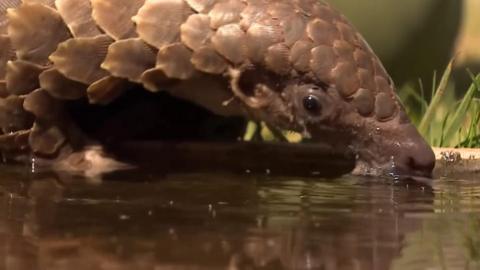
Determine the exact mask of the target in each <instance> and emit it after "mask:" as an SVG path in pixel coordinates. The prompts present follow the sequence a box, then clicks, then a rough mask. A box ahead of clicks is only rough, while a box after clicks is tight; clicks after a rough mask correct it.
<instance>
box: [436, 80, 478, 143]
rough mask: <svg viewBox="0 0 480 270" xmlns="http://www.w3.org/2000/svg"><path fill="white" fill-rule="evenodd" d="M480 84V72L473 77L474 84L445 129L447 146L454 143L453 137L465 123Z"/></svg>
mask: <svg viewBox="0 0 480 270" xmlns="http://www.w3.org/2000/svg"><path fill="white" fill-rule="evenodd" d="M472 77H473V76H472ZM479 85H480V74H479V75H477V77H475V78H473V83H472V85H471V86H470V88H469V89H468V91H467V93H466V94H465V96H464V97H463V99H462V101H461V102H460V105H459V106H458V108H457V109H456V110H455V113H454V114H453V116H452V119H451V121H449V123H448V125H447V127H446V129H445V134H444V142H445V143H446V145H447V146H451V145H452V143H453V139H454V138H455V134H456V133H457V132H458V130H459V129H460V128H461V127H462V125H463V124H464V122H465V119H466V116H467V114H468V109H469V108H470V105H471V104H472V101H473V98H474V96H475V93H476V92H477V91H480V88H479Z"/></svg>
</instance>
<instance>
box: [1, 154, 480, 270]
mask: <svg viewBox="0 0 480 270" xmlns="http://www.w3.org/2000/svg"><path fill="white" fill-rule="evenodd" d="M477 165H478V163H477ZM455 166H457V165H448V164H446V163H442V162H440V163H439V164H438V167H437V170H436V174H437V176H436V179H434V180H432V183H431V185H422V184H415V183H411V182H409V183H407V182H402V181H397V182H395V181H392V180H391V179H384V178H371V177H370V178H368V177H355V176H351V175H345V176H341V177H337V178H335V179H325V178H320V177H307V178H304V177H295V176H288V177H286V176H278V175H275V176H274V175H272V174H268V173H267V172H264V173H256V174H252V173H250V174H249V173H243V174H238V173H235V174H233V173H228V172H225V171H221V172H220V171H216V170H214V169H211V170H210V171H207V172H201V173H196V172H194V171H189V172H181V171H178V170H175V171H170V172H166V173H159V171H158V170H157V171H150V170H135V171H129V172H123V173H115V174H112V175H110V176H108V177H106V178H105V179H103V180H102V181H100V180H99V179H87V178H82V177H78V176H77V177H74V176H67V175H64V174H63V175H59V174H58V173H49V172H41V173H39V172H35V173H32V172H31V167H29V166H6V165H3V166H1V167H0V270H17V269H18V270H23V269H25V270H36V269H42V270H43V269H45V270H47V269H48V270H56V269H58V270H60V269H62V270H63V269H65V270H66V269H68V270H77V269H78V270H80V269H82V270H83V269H109V270H110V269H112V270H113V269H115V270H123V269H125V270H126V269H129V270H130V269H139V270H143V269H145V270H146V269H148V270H163V269H168V270H172V269H175V270H177V269H178V270H183V269H188V270H191V269H228V270H237V269H239V270H240V269H272V270H282V269H325V270H328V269H368V270H371V269H379V270H383V269H480V180H479V179H477V178H478V173H477V172H475V171H474V172H466V171H465V170H464V168H463V167H461V166H458V168H460V170H458V169H457V167H455Z"/></svg>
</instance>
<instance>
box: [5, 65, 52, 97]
mask: <svg viewBox="0 0 480 270" xmlns="http://www.w3.org/2000/svg"><path fill="white" fill-rule="evenodd" d="M43 70H45V68H44V67H42V66H39V65H36V64H33V63H31V62H27V61H23V60H15V61H9V62H8V63H7V74H6V76H5V82H6V85H7V91H8V93H10V94H13V95H25V94H28V93H30V92H31V91H33V90H35V89H37V88H39V87H40V84H39V81H38V76H39V75H40V73H42V72H43Z"/></svg>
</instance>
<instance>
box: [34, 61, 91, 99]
mask: <svg viewBox="0 0 480 270" xmlns="http://www.w3.org/2000/svg"><path fill="white" fill-rule="evenodd" d="M39 81H40V87H41V88H42V89H44V90H45V91H47V92H48V93H49V94H50V95H51V96H52V97H54V98H57V99H60V100H75V99H79V98H82V97H84V96H85V95H86V91H87V86H86V85H85V84H83V83H80V82H76V81H73V80H70V79H68V78H66V77H65V76H63V75H62V74H61V73H60V72H59V71H58V70H56V69H55V68H50V69H48V70H46V71H44V72H42V74H40V76H39Z"/></svg>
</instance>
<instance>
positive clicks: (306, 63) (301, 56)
mask: <svg viewBox="0 0 480 270" xmlns="http://www.w3.org/2000/svg"><path fill="white" fill-rule="evenodd" d="M313 47H314V44H313V43H312V42H311V41H307V40H299V41H297V42H295V44H293V46H292V48H291V50H290V56H289V57H290V62H291V63H292V65H293V67H294V68H295V69H296V70H297V71H301V72H308V71H310V70H311V69H310V61H311V59H312V52H311V51H312V49H313Z"/></svg>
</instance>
